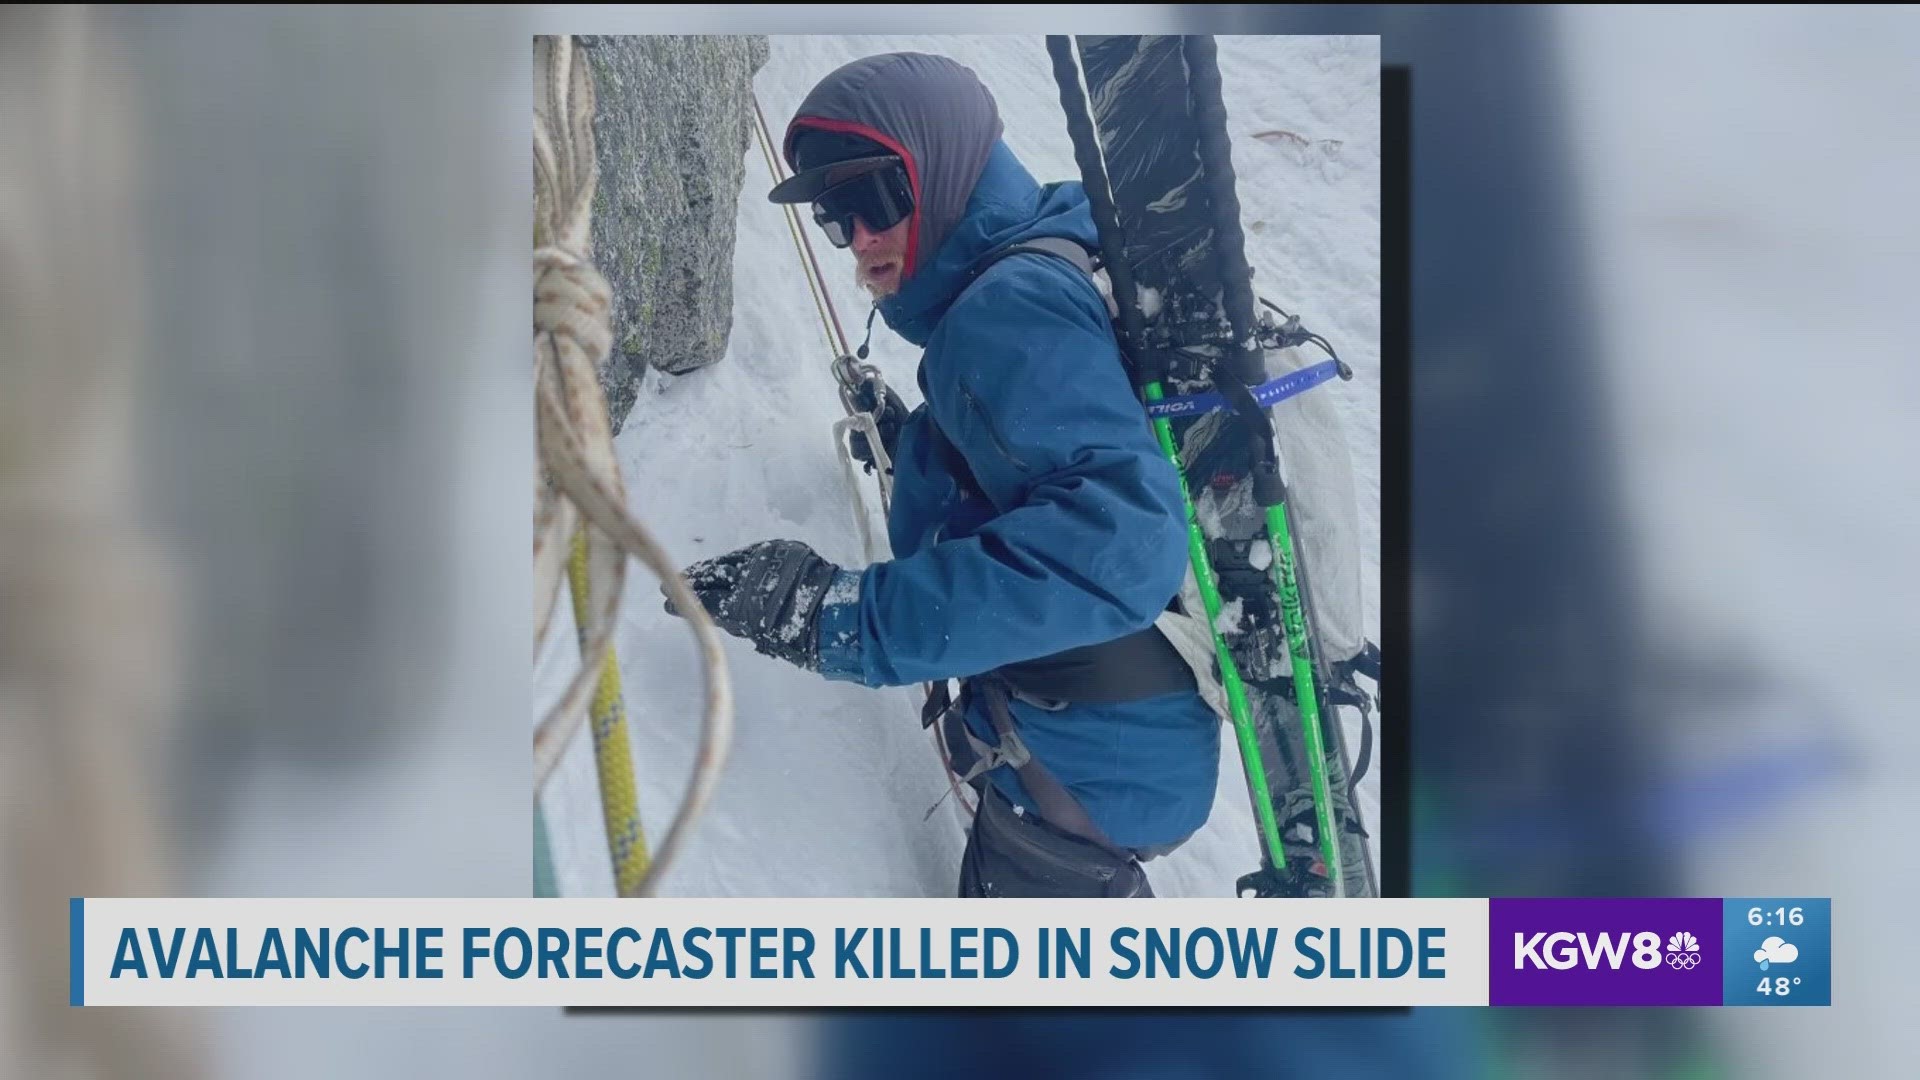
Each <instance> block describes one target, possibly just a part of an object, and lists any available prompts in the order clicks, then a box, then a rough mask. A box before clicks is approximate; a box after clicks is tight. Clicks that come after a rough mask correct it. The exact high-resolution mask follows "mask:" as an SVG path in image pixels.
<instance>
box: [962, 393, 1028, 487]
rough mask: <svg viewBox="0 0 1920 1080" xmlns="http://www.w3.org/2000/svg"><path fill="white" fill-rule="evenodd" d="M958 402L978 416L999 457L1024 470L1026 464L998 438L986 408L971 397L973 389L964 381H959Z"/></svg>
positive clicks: (998, 434) (998, 433) (997, 431)
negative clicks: (998, 452)
mask: <svg viewBox="0 0 1920 1080" xmlns="http://www.w3.org/2000/svg"><path fill="white" fill-rule="evenodd" d="M960 400H961V401H962V402H963V403H965V404H966V406H967V409H968V410H969V411H971V412H975V413H978V414H979V416H980V424H981V426H982V427H985V428H986V429H987V438H989V439H992V440H993V446H994V449H996V450H998V451H1000V456H1001V457H1004V458H1006V459H1007V460H1008V461H1011V462H1013V464H1014V465H1015V466H1016V467H1018V468H1020V469H1022V470H1024V469H1026V467H1027V463H1026V462H1024V461H1021V460H1020V458H1019V456H1018V455H1016V454H1015V453H1014V452H1013V448H1012V447H1009V446H1008V445H1007V443H1006V440H1005V439H1002V438H1001V437H1000V431H999V429H998V428H996V427H994V426H993V417H991V416H988V415H987V410H986V408H985V407H984V406H982V405H981V404H980V399H979V398H976V397H974V396H973V388H972V387H971V386H969V385H967V382H966V380H964V379H962V380H960Z"/></svg>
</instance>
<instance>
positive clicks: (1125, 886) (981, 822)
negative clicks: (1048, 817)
mask: <svg viewBox="0 0 1920 1080" xmlns="http://www.w3.org/2000/svg"><path fill="white" fill-rule="evenodd" d="M980 786H981V787H983V788H985V790H984V791H982V792H981V793H980V810H979V812H978V813H976V814H975V815H974V817H973V832H972V833H971V834H969V835H968V837H967V850H966V853H965V854H963V855H962V856H961V857H960V896H961V897H963V898H968V899H971V898H975V897H1082V896H1088V897H1092V896H1122V897H1132V896H1140V897H1146V896H1152V895H1153V889H1152V887H1151V886H1149V885H1148V883H1147V872H1146V870H1145V869H1144V868H1143V867H1141V865H1140V863H1139V860H1137V859H1132V858H1127V859H1122V858H1120V857H1118V856H1116V855H1114V854H1113V853H1112V852H1110V851H1108V850H1107V849H1105V848H1103V847H1101V846H1100V845H1098V844H1094V843H1091V842H1089V841H1086V840H1082V839H1081V838H1079V837H1077V836H1073V835H1071V834H1069V833H1065V832H1062V831H1060V830H1059V829H1056V828H1054V827H1053V826H1051V825H1049V824H1047V823H1046V822H1044V821H1041V820H1040V819H1038V818H1037V817H1035V816H1034V814H1033V812H1032V811H1030V810H1029V811H1027V812H1026V813H1019V812H1016V811H1015V810H1014V807H1013V804H1012V803H1011V802H1009V801H1008V800H1007V797H1006V796H1005V795H1002V794H1000V791H999V789H998V788H995V787H993V786H992V785H991V784H982V785H980Z"/></svg>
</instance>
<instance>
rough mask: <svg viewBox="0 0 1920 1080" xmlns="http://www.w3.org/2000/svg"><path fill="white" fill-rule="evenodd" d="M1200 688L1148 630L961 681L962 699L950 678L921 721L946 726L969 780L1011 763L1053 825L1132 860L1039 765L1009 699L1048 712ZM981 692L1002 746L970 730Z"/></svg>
mask: <svg viewBox="0 0 1920 1080" xmlns="http://www.w3.org/2000/svg"><path fill="white" fill-rule="evenodd" d="M1197 688H1198V683H1197V682H1196V681H1195V679H1194V676H1193V670H1192V669H1191V668H1189V667H1188V666H1187V664H1186V661H1185V660H1183V659H1182V658H1181V656H1180V654H1179V652H1178V651H1177V650H1175V649H1174V647H1173V645H1172V643H1171V642H1169V641H1168V640H1167V638H1166V636H1165V635H1163V634H1161V633H1160V632H1159V631H1158V630H1155V629H1153V628H1151V627H1149V628H1148V629H1146V630H1142V631H1139V632H1138V633H1133V634H1128V635H1127V636H1125V637H1122V638H1117V639H1115V640H1113V641H1108V642H1102V643H1100V644H1097V645H1087V646H1082V647H1080V648H1076V649H1068V650H1066V651H1064V652H1059V653H1055V654H1053V655H1052V656H1044V657H1040V658H1038V659H1035V660H1027V661H1022V662H1020V663H1015V664H1007V665H1005V666H1003V667H999V668H996V669H994V670H993V671H989V672H987V673H986V674H984V675H978V676H974V677H973V678H969V679H962V680H960V696H959V697H958V698H952V697H950V696H949V694H948V691H947V684H946V682H945V681H944V680H943V681H941V682H939V683H936V684H934V687H933V690H932V691H931V692H930V693H929V694H928V695H927V702H926V705H925V707H923V708H922V709H921V711H920V722H921V726H922V727H930V726H932V725H933V724H935V723H937V722H940V721H942V720H944V721H945V723H944V724H943V726H942V728H941V734H942V736H943V737H944V738H945V740H946V742H947V745H948V746H949V747H950V748H952V750H953V751H954V753H955V762H954V764H955V765H956V767H959V768H962V769H964V773H963V775H961V777H960V779H961V781H962V782H964V783H968V784H977V782H979V781H980V780H981V778H984V776H985V774H986V773H988V772H990V771H992V770H994V769H997V768H999V767H1001V766H1002V765H1005V766H1007V767H1009V768H1011V769H1013V770H1014V772H1015V773H1016V774H1017V775H1018V776H1019V777H1020V783H1021V785H1022V786H1023V787H1025V788H1026V790H1027V794H1028V795H1030V796H1031V797H1032V798H1033V801H1034V802H1035V804H1036V805H1035V806H1034V808H1033V809H1034V810H1035V811H1036V812H1038V813H1039V815H1040V816H1041V817H1042V818H1044V819H1045V820H1046V821H1047V823H1048V824H1050V825H1053V826H1054V827H1056V828H1058V829H1061V830H1063V831H1065V832H1068V833H1072V834H1073V835H1075V836H1078V837H1081V838H1082V839H1085V840H1088V841H1090V842H1092V843H1095V844H1098V845H1100V846H1101V847H1103V848H1106V849H1107V850H1108V851H1109V852H1112V853H1113V854H1115V855H1117V856H1119V857H1122V858H1126V857H1129V856H1131V855H1133V854H1134V853H1133V852H1131V851H1129V850H1128V849H1126V848H1123V847H1121V846H1120V845H1118V844H1115V843H1114V842H1113V841H1112V840H1111V839H1109V838H1108V837H1107V835H1106V833H1105V832H1104V831H1102V830H1101V828H1100V827H1099V826H1098V825H1096V824H1094V822H1093V818H1091V817H1089V816H1088V814H1087V812H1086V810H1085V808H1083V807H1082V806H1081V805H1080V801H1079V800H1078V799H1075V798H1074V797H1073V794H1072V793H1071V792H1069V791H1068V790H1067V789H1066V786H1065V785H1064V784H1062V783H1061V782H1060V781H1059V780H1058V779H1056V778H1055V777H1054V776H1053V774H1052V773H1050V772H1048V771H1047V770H1046V768H1044V767H1043V766H1042V765H1041V764H1040V763H1039V762H1037V761H1035V760H1033V755H1032V754H1031V753H1030V752H1028V750H1027V744H1026V741H1025V740H1023V739H1021V737H1020V732H1019V731H1018V729H1017V728H1016V727H1015V725H1014V718H1013V710H1012V708H1011V706H1010V705H1009V701H1010V699H1011V698H1014V697H1018V698H1020V699H1022V700H1024V701H1028V702H1030V703H1031V704H1033V705H1036V706H1038V707H1040V708H1043V709H1059V708H1064V707H1065V706H1067V705H1069V704H1075V703H1080V704H1117V703H1120V702H1126V701H1138V700H1141V699H1142V698H1148V697H1157V696H1160V695H1162V694H1170V693H1174V692H1176V691H1180V690H1189V691H1191V690H1196V689H1197ZM975 694H978V695H979V696H980V698H981V700H982V702H983V703H984V704H985V705H986V713H987V719H988V722H989V723H991V724H992V725H993V731H994V735H995V737H996V739H997V742H996V744H995V745H988V744H987V743H985V742H982V741H981V740H980V739H979V738H977V737H976V736H975V735H974V734H973V731H972V730H971V729H970V728H968V727H967V725H966V720H965V714H966V711H967V703H968V701H969V700H970V699H971V698H972V697H973V695H975ZM963 748H964V749H965V750H966V751H968V757H969V758H970V759H971V760H970V761H967V760H963V759H961V757H960V755H959V751H960V750H961V749H963Z"/></svg>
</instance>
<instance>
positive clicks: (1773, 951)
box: [1753, 937, 1800, 971]
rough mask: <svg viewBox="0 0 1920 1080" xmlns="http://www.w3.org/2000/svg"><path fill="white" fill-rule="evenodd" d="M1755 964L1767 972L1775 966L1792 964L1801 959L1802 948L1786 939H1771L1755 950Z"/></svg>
mask: <svg viewBox="0 0 1920 1080" xmlns="http://www.w3.org/2000/svg"><path fill="white" fill-rule="evenodd" d="M1753 959H1754V962H1755V963H1757V964H1759V965H1760V970H1761V971H1765V970H1767V969H1768V968H1770V967H1772V966H1773V965H1775V964H1791V963H1793V962H1794V961H1795V960H1798V959H1800V948H1799V946H1797V945H1794V944H1793V943H1792V942H1790V941H1788V940H1787V939H1785V938H1780V937H1770V938H1768V939H1767V940H1765V941H1763V942H1761V943H1760V947H1759V948H1758V949H1755V950H1754V953H1753Z"/></svg>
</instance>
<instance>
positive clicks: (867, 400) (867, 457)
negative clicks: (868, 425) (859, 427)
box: [847, 379, 907, 473]
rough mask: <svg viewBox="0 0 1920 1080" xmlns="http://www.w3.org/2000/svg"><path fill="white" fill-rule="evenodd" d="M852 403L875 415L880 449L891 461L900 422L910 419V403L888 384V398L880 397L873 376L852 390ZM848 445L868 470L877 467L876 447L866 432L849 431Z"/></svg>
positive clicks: (898, 439)
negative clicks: (875, 465) (874, 453)
mask: <svg viewBox="0 0 1920 1080" xmlns="http://www.w3.org/2000/svg"><path fill="white" fill-rule="evenodd" d="M853 402H854V404H855V405H856V406H858V407H859V409H860V411H861V412H867V413H872V414H873V426H874V427H875V428H878V429H879V431H880V448H881V449H883V450H885V451H886V452H887V460H888V461H892V460H893V448H894V446H896V445H897V444H898V443H899V441H900V425H901V424H903V423H905V422H906V420H907V403H906V402H904V401H902V400H900V395H899V394H896V393H894V392H893V387H891V386H888V387H886V399H885V400H884V401H882V400H879V398H878V395H876V394H875V393H874V381H873V380H872V379H868V380H866V381H865V382H862V383H861V384H860V388H859V389H857V390H855V391H854V392H853ZM847 445H848V449H849V450H850V451H851V452H852V454H853V458H854V460H855V461H858V462H860V463H861V464H862V465H864V466H866V470H867V472H869V473H871V472H872V471H873V469H874V457H873V448H872V447H870V446H868V445H867V434H866V432H864V431H852V432H849V433H848V436H847Z"/></svg>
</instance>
